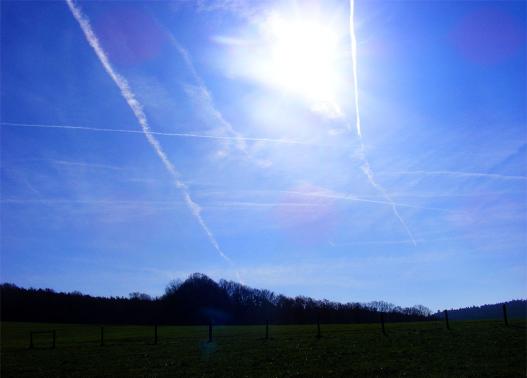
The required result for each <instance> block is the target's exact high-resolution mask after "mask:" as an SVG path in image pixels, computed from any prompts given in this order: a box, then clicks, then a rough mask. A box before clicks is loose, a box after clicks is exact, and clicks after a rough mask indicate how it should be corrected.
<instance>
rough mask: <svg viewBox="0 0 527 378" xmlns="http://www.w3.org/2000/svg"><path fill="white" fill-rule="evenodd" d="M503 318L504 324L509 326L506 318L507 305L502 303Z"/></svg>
mask: <svg viewBox="0 0 527 378" xmlns="http://www.w3.org/2000/svg"><path fill="white" fill-rule="evenodd" d="M503 320H504V321H505V326H506V327H508V326H509V319H508V318H507V305H506V304H505V303H504V304H503Z"/></svg>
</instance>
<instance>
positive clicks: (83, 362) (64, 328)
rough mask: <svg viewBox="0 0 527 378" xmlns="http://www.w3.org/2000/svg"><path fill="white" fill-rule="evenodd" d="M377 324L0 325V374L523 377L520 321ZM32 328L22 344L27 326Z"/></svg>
mask: <svg viewBox="0 0 527 378" xmlns="http://www.w3.org/2000/svg"><path fill="white" fill-rule="evenodd" d="M511 323H512V324H511V327H508V328H507V327H505V326H504V325H503V323H502V322H499V321H473V322H468V321H467V322H451V330H450V331H447V330H446V329H445V327H444V324H443V323H441V322H427V323H395V324H387V325H386V329H387V333H388V335H387V336H383V335H382V333H381V332H380V326H379V325H378V324H362V325H358V324H355V325H352V324H350V325H347V324H346V325H343V324H341V325H324V324H323V325H322V326H321V327H322V337H321V338H320V339H317V338H316V327H315V326H314V325H312V326H272V325H271V326H270V336H271V338H270V339H269V340H265V339H264V335H265V327H264V326H240V327H235V326H222V327H219V326H218V327H215V328H214V340H213V342H212V343H208V342H207V338H208V330H207V327H206V326H203V327H172V326H160V327H159V329H158V337H159V341H158V345H152V344H153V334H154V330H153V327H146V326H106V327H105V345H104V346H102V347H101V346H100V327H97V326H89V325H73V324H31V323H11V322H3V323H2V325H1V330H2V334H1V341H2V344H1V365H2V367H1V376H2V377H24V376H53V377H56V376H68V377H69V376H152V377H154V376H172V377H173V376H177V377H191V376H225V377H229V376H242V377H253V376H263V377H295V376H296V377H329V376H344V377H349V376H379V377H381V376H419V377H422V376H443V377H444V376H471V377H482V376H488V377H500V376H510V377H525V376H526V329H525V325H526V324H525V321H513V322H511ZM51 329H55V330H56V335H57V340H56V348H55V349H48V347H50V346H51V335H36V336H35V338H34V345H35V348H34V349H31V350H30V349H28V346H29V332H30V331H38V330H51Z"/></svg>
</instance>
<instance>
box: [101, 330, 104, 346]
mask: <svg viewBox="0 0 527 378" xmlns="http://www.w3.org/2000/svg"><path fill="white" fill-rule="evenodd" d="M103 345H104V327H101V346H103Z"/></svg>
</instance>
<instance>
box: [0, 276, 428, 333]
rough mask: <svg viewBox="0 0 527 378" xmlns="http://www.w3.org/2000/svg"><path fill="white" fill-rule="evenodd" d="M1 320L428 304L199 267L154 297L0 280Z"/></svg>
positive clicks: (272, 318)
mask: <svg viewBox="0 0 527 378" xmlns="http://www.w3.org/2000/svg"><path fill="white" fill-rule="evenodd" d="M0 297H1V318H2V321H26V322H57V323H86V324H171V325H197V324H207V323H209V322H212V323H214V324H224V325H234V324H236V325H244V324H262V323H265V322H266V321H269V322H270V323H273V324H307V323H313V322H315V321H317V320H319V321H320V322H323V323H367V322H376V321H379V317H380V313H381V312H382V313H383V316H384V319H385V321H387V322H395V321H397V322H400V321H419V320H426V319H428V318H429V316H430V314H431V312H430V310H429V309H428V308H426V307H424V306H421V305H417V306H414V307H405V308H402V307H398V306H395V305H392V304H390V303H387V302H383V301H376V302H370V303H367V304H362V303H337V302H332V301H328V300H316V299H312V298H309V297H305V296H297V297H294V298H292V297H287V296H284V295H280V294H275V293H273V292H272V291H269V290H261V289H254V288H251V287H248V286H245V285H242V284H240V283H237V282H233V281H227V280H223V279H222V280H220V281H219V282H215V281H214V280H212V279H211V278H209V277H207V276H206V275H204V274H201V273H194V274H191V275H190V276H189V277H188V278H187V279H186V280H174V281H171V282H170V283H169V284H168V285H167V287H166V290H165V293H164V294H163V295H162V296H160V297H156V298H152V297H151V296H149V295H147V294H143V293H141V292H134V293H130V295H129V297H128V298H126V297H94V296H90V295H84V294H82V293H80V292H71V293H59V292H55V291H53V290H51V289H33V288H30V289H26V288H20V287H18V286H16V285H14V284H9V283H4V284H2V285H0Z"/></svg>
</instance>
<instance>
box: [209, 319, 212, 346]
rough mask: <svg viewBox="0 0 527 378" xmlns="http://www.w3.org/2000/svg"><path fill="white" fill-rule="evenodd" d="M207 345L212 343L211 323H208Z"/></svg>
mask: <svg viewBox="0 0 527 378" xmlns="http://www.w3.org/2000/svg"><path fill="white" fill-rule="evenodd" d="M209 343H212V321H209Z"/></svg>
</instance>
